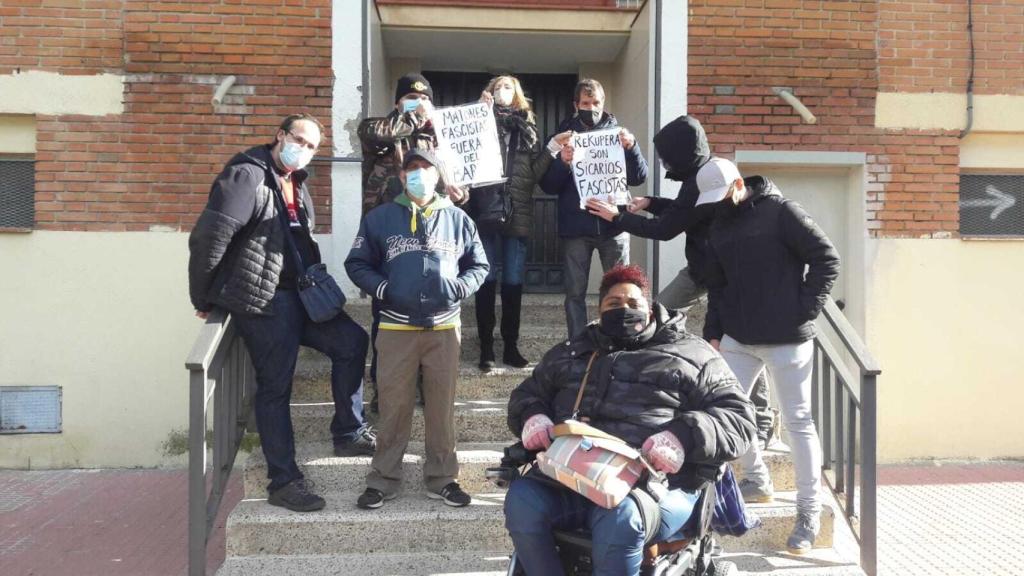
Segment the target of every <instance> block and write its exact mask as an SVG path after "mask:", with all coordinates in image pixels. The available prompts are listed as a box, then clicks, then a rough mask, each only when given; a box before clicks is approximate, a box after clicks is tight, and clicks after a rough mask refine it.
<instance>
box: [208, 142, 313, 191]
mask: <svg viewBox="0 0 1024 576" xmlns="http://www.w3.org/2000/svg"><path fill="white" fill-rule="evenodd" d="M273 148H274V144H263V145H261V146H255V147H253V148H250V149H248V150H246V151H245V152H239V153H238V154H235V156H234V157H233V158H232V159H231V160H230V161H229V162H228V166H237V165H239V164H253V165H256V166H259V167H260V169H261V170H263V171H264V172H266V171H267V170H268V169H269V168H271V167H272V168H273V169H274V172H275V173H276V174H278V175H280V174H281V172H280V171H279V170H278V169H277V166H275V165H274V156H273V154H272V153H271V150H273ZM308 175H309V173H308V172H306V171H305V170H295V171H293V172H292V181H293V182H294V183H295V185H296V186H301V185H302V183H303V181H305V180H306V177H307V176H308Z"/></svg>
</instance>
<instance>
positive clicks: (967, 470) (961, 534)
mask: <svg viewBox="0 0 1024 576" xmlns="http://www.w3.org/2000/svg"><path fill="white" fill-rule="evenodd" d="M878 481H879V484H880V486H879V489H878V564H879V566H878V568H879V575H880V576H904V575H907V576H910V575H913V576H933V575H943V576H945V575H947V574H948V575H954V574H955V575H964V574H972V575H973V574H978V575H981V574H984V575H986V576H994V575H1007V576H1020V575H1022V574H1024V462H1006V463H984V464H959V463H958V464H950V463H943V464H920V465H899V466H883V467H880V468H879V470H878Z"/></svg>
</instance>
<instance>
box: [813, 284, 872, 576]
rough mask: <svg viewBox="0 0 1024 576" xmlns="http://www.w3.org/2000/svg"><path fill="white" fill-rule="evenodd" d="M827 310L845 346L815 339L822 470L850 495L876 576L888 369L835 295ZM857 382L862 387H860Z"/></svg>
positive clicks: (864, 559) (864, 558)
mask: <svg viewBox="0 0 1024 576" xmlns="http://www.w3.org/2000/svg"><path fill="white" fill-rule="evenodd" d="M822 312H823V314H822V315H823V316H824V318H825V320H826V321H827V323H828V324H829V325H831V327H832V328H833V330H834V331H835V333H836V335H837V336H838V338H839V340H840V341H841V342H842V344H843V345H842V347H841V350H840V349H837V347H836V346H835V345H834V344H833V342H832V341H831V340H829V338H828V337H827V336H823V335H821V334H819V335H818V336H816V337H815V339H814V361H813V376H812V389H811V390H812V394H811V404H812V413H813V414H814V416H815V420H817V421H818V422H820V423H821V427H820V431H821V435H820V436H821V447H822V468H823V469H824V470H829V471H832V472H833V473H834V480H832V483H833V491H834V492H836V494H837V495H842V496H844V498H843V499H841V500H840V505H841V507H842V509H843V514H844V516H845V517H846V518H847V520H848V521H849V522H850V526H851V527H852V528H854V530H855V531H856V533H857V539H858V541H859V543H860V565H861V569H863V570H864V572H865V573H867V574H868V576H875V574H877V573H878V516H877V502H878V500H877V490H878V470H877V466H878V461H877V449H878V375H879V374H881V373H882V369H881V367H880V366H879V365H878V362H876V361H875V359H874V356H872V355H871V352H870V351H869V350H868V348H867V346H866V345H865V344H864V341H863V340H862V339H861V337H860V335H859V334H858V333H857V331H856V330H854V328H853V326H852V325H851V324H850V322H849V320H847V319H846V316H845V315H844V314H843V313H842V312H841V311H840V310H839V307H838V306H836V303H835V302H834V301H833V300H832V298H828V300H827V301H826V302H825V307H824V309H823V311H822ZM844 353H845V354H844ZM846 354H848V355H849V357H852V358H853V360H854V362H855V363H856V366H855V367H854V366H849V365H848V364H849V363H848V361H847V356H846ZM856 384H859V389H855V388H854V386H855V385H856ZM858 420H860V426H859V429H860V433H859V434H858ZM858 445H859V446H860V450H859V456H860V457H859V459H858V450H857V447H858ZM858 462H859V467H858ZM858 470H859V472H860V477H859V480H860V482H859V493H860V506H859V508H858V507H857V498H856V496H857V491H858V482H857V480H858V478H857V471H858ZM858 511H859V514H858Z"/></svg>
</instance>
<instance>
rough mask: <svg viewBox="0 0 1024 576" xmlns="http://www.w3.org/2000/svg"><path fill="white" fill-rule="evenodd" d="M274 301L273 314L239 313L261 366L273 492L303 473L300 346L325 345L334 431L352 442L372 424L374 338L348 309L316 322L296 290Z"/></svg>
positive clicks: (261, 420) (259, 392) (258, 405)
mask: <svg viewBox="0 0 1024 576" xmlns="http://www.w3.org/2000/svg"><path fill="white" fill-rule="evenodd" d="M271 306H273V315H271V316H260V315H256V314H235V315H234V318H235V321H236V322H237V323H238V331H239V333H240V334H241V336H242V340H243V341H244V342H245V346H246V348H248V349H249V356H251V357H252V363H253V368H255V370H256V394H255V396H254V397H253V405H254V409H255V412H256V428H257V429H258V430H259V433H260V443H261V445H262V446H263V455H264V456H265V457H266V459H267V477H268V478H270V485H269V486H268V487H267V490H268V491H270V492H273V491H275V490H277V489H278V488H282V487H283V486H285V485H286V484H288V483H289V482H291V481H292V480H296V479H298V478H302V472H301V471H299V467H298V465H297V464H296V463H295V435H294V431H293V429H292V416H291V396H292V378H293V377H294V376H295V363H296V360H298V357H299V346H300V345H302V346H309V347H310V348H313V349H315V350H319V351H320V352H323V353H324V354H326V355H327V357H328V358H330V359H331V393H332V395H333V396H334V419H333V420H332V421H331V435H332V436H334V441H335V442H347V441H351V440H354V439H356V438H357V437H358V436H359V434H360V433H361V432H362V431H363V429H365V428H366V420H365V419H364V417H363V369H364V366H365V364H366V349H367V347H368V346H369V340H370V339H369V337H368V336H367V335H366V331H365V330H363V329H362V328H361V327H360V326H359V325H358V324H356V323H355V321H353V320H352V318H350V317H349V316H348V314H346V313H345V312H342V313H340V314H338V316H336V317H335V318H333V319H331V320H329V321H327V322H322V323H319V324H318V323H316V322H313V321H312V320H310V319H309V316H308V315H307V314H306V309H305V308H303V307H302V301H300V300H299V294H298V292H296V291H295V290H281V289H279V290H278V291H277V293H276V294H274V299H273V300H272V302H271Z"/></svg>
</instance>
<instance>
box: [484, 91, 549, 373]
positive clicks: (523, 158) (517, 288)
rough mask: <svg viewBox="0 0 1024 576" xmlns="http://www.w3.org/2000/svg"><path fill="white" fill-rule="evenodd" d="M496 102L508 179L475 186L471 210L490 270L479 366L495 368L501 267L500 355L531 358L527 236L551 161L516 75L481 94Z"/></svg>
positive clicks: (517, 362)
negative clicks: (526, 337)
mask: <svg viewBox="0 0 1024 576" xmlns="http://www.w3.org/2000/svg"><path fill="white" fill-rule="evenodd" d="M480 101H481V102H487V103H489V104H491V105H492V106H493V107H494V116H495V120H496V123H497V126H498V138H499V141H500V143H501V153H502V157H503V159H504V168H505V176H506V178H507V180H506V181H505V182H503V183H501V184H493V185H490V186H483V187H480V188H474V189H473V190H472V193H471V194H470V200H469V203H468V205H467V211H468V212H469V214H470V216H472V217H473V220H474V221H475V222H476V225H477V228H478V229H479V231H480V239H481V241H482V242H483V245H484V251H485V252H486V253H487V261H488V262H490V263H491V271H490V273H489V274H488V275H487V279H486V281H485V282H484V284H483V286H481V287H480V290H479V291H478V292H477V293H476V320H477V327H478V329H479V334H480V365H479V366H480V370H482V371H484V372H487V371H490V370H491V369H492V368H494V365H495V355H494V326H495V323H496V313H495V299H496V296H497V292H498V282H499V278H498V276H499V274H498V270H499V269H500V270H501V274H500V276H501V279H500V283H501V309H502V313H501V337H502V340H504V342H505V349H504V353H503V355H502V361H503V362H504V363H505V364H507V365H509V366H514V367H516V368H523V367H525V366H527V365H528V364H529V361H528V360H527V359H526V358H524V357H523V355H522V354H521V353H520V352H519V346H518V343H519V320H520V310H521V307H522V299H523V280H524V272H525V270H526V238H527V237H529V235H530V233H531V231H532V230H533V188H534V185H535V184H536V182H537V179H538V177H539V175H540V174H543V173H544V171H545V170H547V167H548V165H549V164H550V163H551V155H550V154H542V155H539V156H538V154H539V152H540V139H539V138H538V136H537V125H536V122H535V120H534V115H533V110H532V109H531V107H530V101H529V100H527V99H526V96H525V95H524V94H523V87H522V85H521V84H520V83H519V80H518V79H517V78H516V77H514V76H498V77H495V78H492V79H491V81H490V82H488V84H487V88H486V89H484V91H483V93H482V94H481V96H480Z"/></svg>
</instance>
